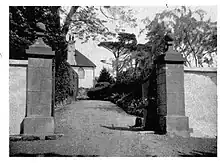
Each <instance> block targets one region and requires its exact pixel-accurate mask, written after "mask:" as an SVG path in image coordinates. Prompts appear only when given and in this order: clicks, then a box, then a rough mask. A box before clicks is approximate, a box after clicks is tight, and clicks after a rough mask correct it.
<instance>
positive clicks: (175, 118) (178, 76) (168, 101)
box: [156, 39, 190, 137]
mask: <svg viewBox="0 0 220 163" xmlns="http://www.w3.org/2000/svg"><path fill="white" fill-rule="evenodd" d="M172 44H173V42H172V39H171V40H169V42H168V50H167V52H166V53H165V54H162V55H160V56H159V57H158V58H157V60H156V64H157V70H156V76H157V115H158V123H159V124H158V131H159V132H161V133H168V134H169V135H178V136H182V137H189V136H190V132H189V119H188V117H186V116H185V100H184V66H183V64H184V61H185V60H184V58H183V57H182V55H181V54H180V53H178V52H175V51H174V50H173V46H172Z"/></svg>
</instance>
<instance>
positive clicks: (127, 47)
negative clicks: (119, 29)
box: [98, 33, 137, 78]
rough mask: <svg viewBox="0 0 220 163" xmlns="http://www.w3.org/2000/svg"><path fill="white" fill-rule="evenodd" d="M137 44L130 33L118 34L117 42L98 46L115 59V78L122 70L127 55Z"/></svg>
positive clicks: (134, 37) (102, 43)
mask: <svg viewBox="0 0 220 163" xmlns="http://www.w3.org/2000/svg"><path fill="white" fill-rule="evenodd" d="M136 44H137V40H136V36H135V35H134V34H130V33H119V34H118V37H117V41H106V42H100V43H99V44H98V46H101V47H104V48H105V49H107V50H109V51H110V52H112V53H113V55H114V57H115V63H114V65H115V70H116V78H117V76H118V73H119V72H120V71H121V70H122V69H123V67H124V65H125V63H126V61H127V60H128V58H129V54H130V52H131V51H132V49H133V48H135V46H136Z"/></svg>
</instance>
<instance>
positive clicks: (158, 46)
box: [145, 6, 217, 67]
mask: <svg viewBox="0 0 220 163" xmlns="http://www.w3.org/2000/svg"><path fill="white" fill-rule="evenodd" d="M205 14H206V13H205V11H203V10H195V11H192V10H191V9H190V8H186V7H185V6H182V7H180V8H176V9H174V10H165V11H163V12H161V13H158V14H156V16H155V18H154V19H153V21H151V22H150V23H149V22H148V24H147V26H146V28H145V30H147V31H148V33H147V37H146V38H147V40H148V43H150V44H152V45H155V46H154V51H155V50H156V51H157V52H159V53H160V52H162V51H163V49H164V36H165V35H166V34H167V33H169V32H170V31H172V33H173V37H174V48H175V50H176V51H178V52H180V53H182V54H183V57H184V58H185V59H186V61H187V63H186V65H187V66H197V67H198V66H203V63H204V62H208V64H209V65H210V64H212V61H211V60H205V58H207V56H210V55H211V54H212V53H216V54H217V46H216V45H217V44H216V43H217V39H216V38H217V26H216V24H217V23H216V22H211V20H210V19H209V20H204V15H205ZM196 17H198V18H197V19H196ZM157 52H156V53H157ZM210 58H212V57H210Z"/></svg>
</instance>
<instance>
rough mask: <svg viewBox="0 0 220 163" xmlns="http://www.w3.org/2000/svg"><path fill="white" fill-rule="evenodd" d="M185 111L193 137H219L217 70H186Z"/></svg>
mask: <svg viewBox="0 0 220 163" xmlns="http://www.w3.org/2000/svg"><path fill="white" fill-rule="evenodd" d="M184 87H185V88H184V89H185V111H186V116H188V117H189V126H190V128H193V133H191V136H197V137H215V136H216V135H217V70H216V69H213V68H184Z"/></svg>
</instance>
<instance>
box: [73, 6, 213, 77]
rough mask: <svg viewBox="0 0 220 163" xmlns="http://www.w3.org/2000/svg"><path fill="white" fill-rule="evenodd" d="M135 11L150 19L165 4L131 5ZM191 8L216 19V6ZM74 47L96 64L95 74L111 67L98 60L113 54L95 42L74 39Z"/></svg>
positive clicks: (134, 30)
mask: <svg viewBox="0 0 220 163" xmlns="http://www.w3.org/2000/svg"><path fill="white" fill-rule="evenodd" d="M168 7H169V9H171V8H174V7H175V6H168ZM132 8H133V9H134V10H135V11H137V13H136V17H137V18H138V19H139V20H141V19H143V18H145V17H146V16H148V17H149V18H150V19H151V20H152V19H153V18H154V16H155V14H156V13H158V12H161V11H163V10H165V9H166V6H150V7H132ZM190 8H191V9H192V10H194V9H196V8H197V9H198V8H199V9H203V10H205V11H206V12H207V16H206V19H208V18H211V20H212V21H217V6H194V7H192V6H190ZM107 27H109V28H112V27H113V26H112V25H111V24H108V25H107ZM126 30H127V31H126V32H131V33H135V34H136V36H137V34H138V32H139V29H138V27H137V28H136V29H130V28H127V29H126ZM138 41H139V42H143V41H144V35H143V36H142V37H140V38H138ZM76 49H78V50H79V51H80V52H82V53H83V54H84V55H85V56H86V57H88V58H89V59H90V60H91V61H92V62H94V63H95V64H96V66H97V67H96V70H95V76H99V73H100V70H101V69H102V68H103V67H107V68H108V67H109V68H110V67H111V66H108V65H106V64H104V63H101V62H100V60H109V59H110V58H113V54H112V53H111V52H109V51H108V50H106V49H104V48H102V47H98V46H97V42H93V41H89V42H88V43H84V44H81V42H80V40H76Z"/></svg>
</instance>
